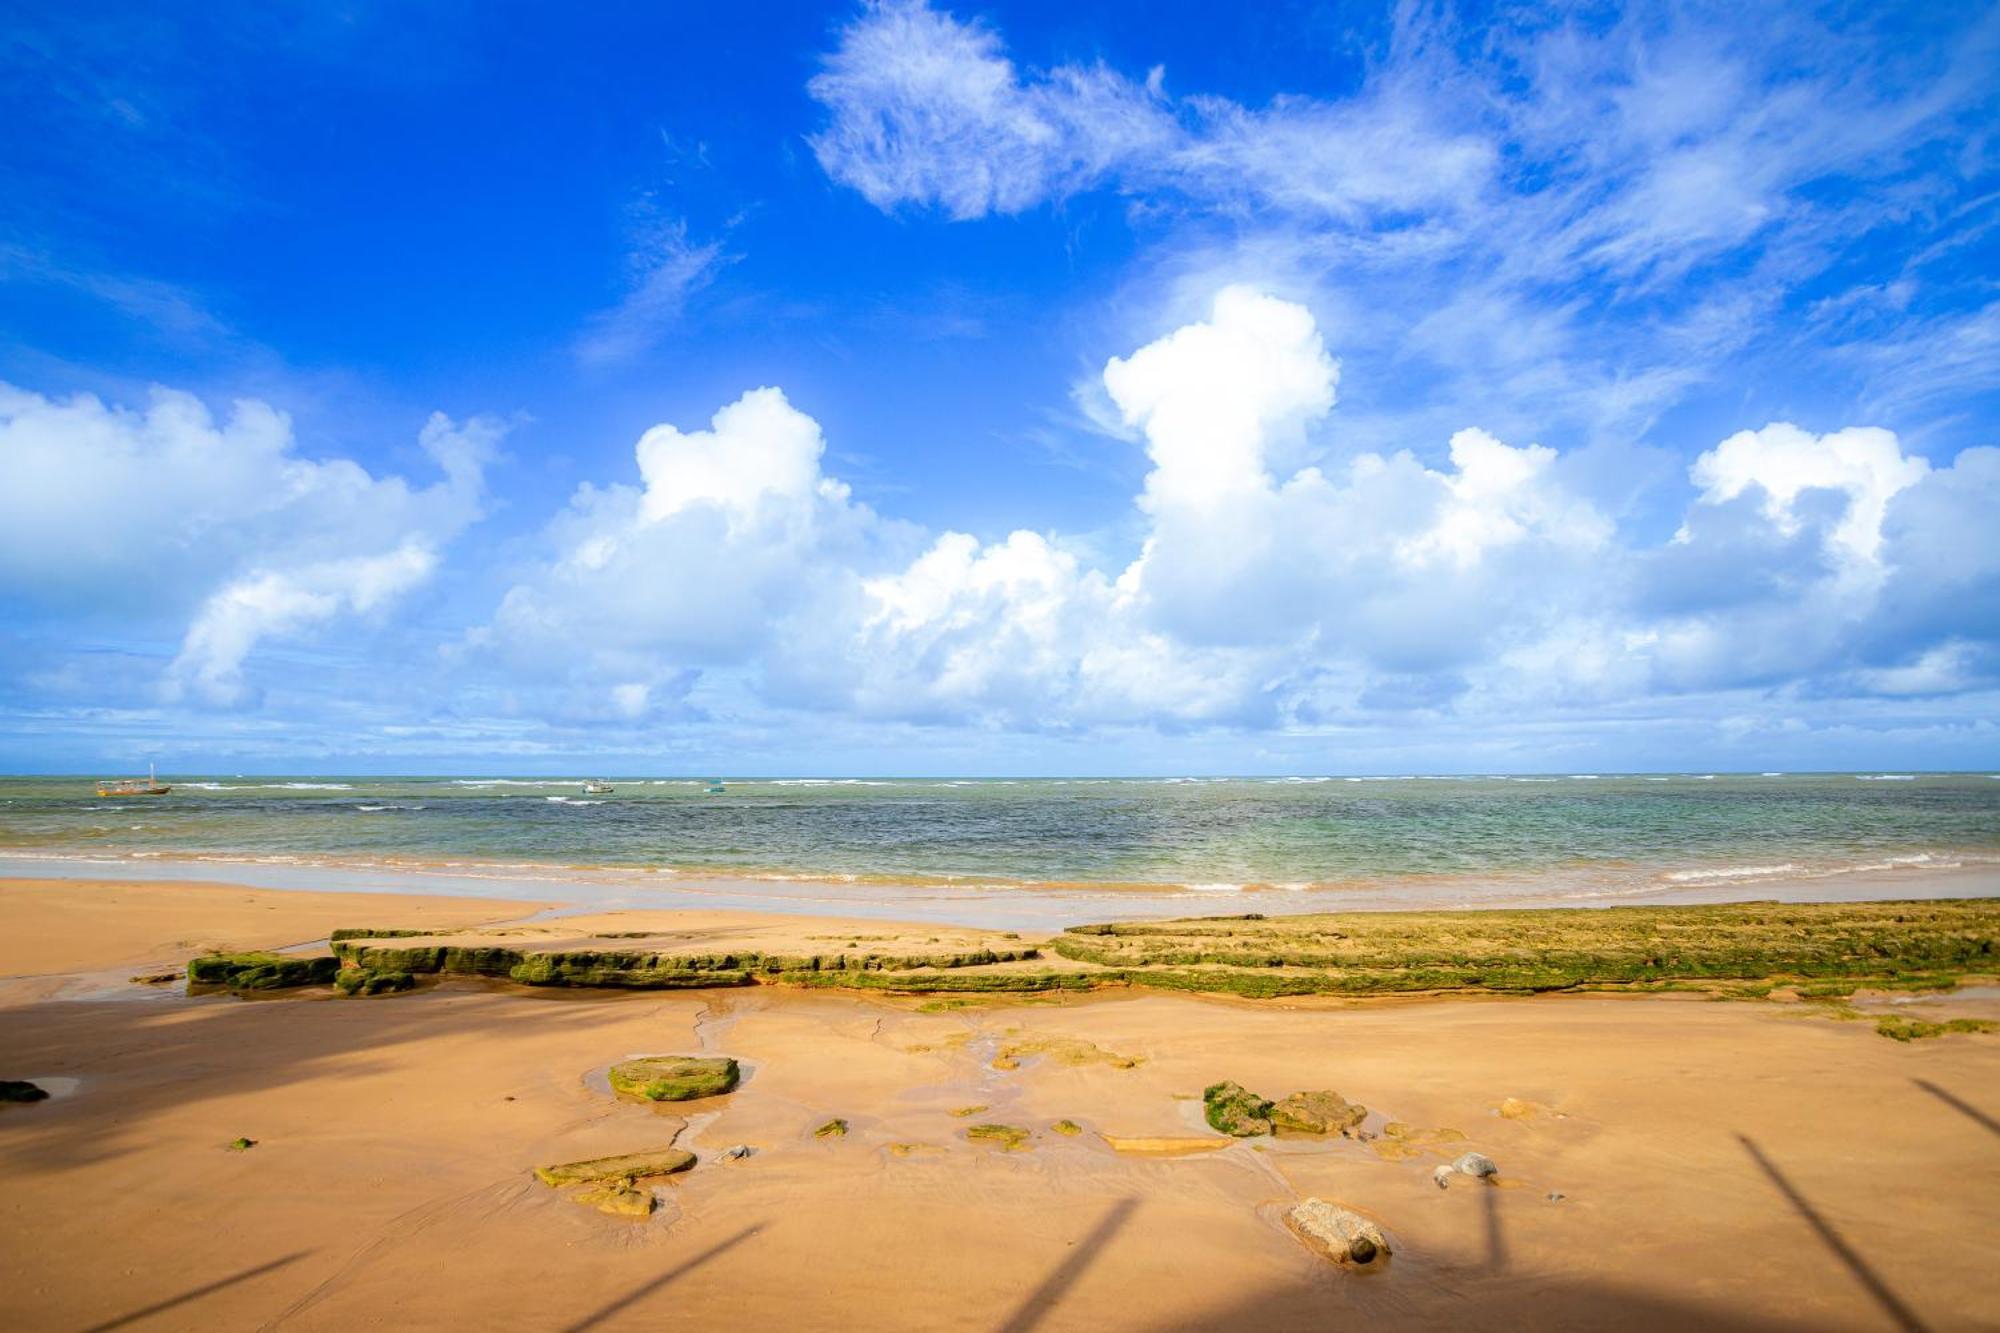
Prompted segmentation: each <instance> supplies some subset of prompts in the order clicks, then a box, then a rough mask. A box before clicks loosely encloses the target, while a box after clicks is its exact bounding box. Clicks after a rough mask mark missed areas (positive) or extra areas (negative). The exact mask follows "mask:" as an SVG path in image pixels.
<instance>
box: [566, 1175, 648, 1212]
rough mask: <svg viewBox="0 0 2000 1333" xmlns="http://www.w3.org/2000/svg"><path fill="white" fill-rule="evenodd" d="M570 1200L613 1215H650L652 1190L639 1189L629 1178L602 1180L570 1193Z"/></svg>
mask: <svg viewBox="0 0 2000 1333" xmlns="http://www.w3.org/2000/svg"><path fill="white" fill-rule="evenodd" d="M569 1197H570V1199H571V1201H572V1202H575V1203H580V1204H584V1205H586V1206H588V1207H591V1208H595V1209H596V1210H597V1211H598V1212H600V1213H609V1214H610V1215H611V1216H613V1217H651V1216H652V1215H653V1205H654V1199H653V1191H651V1190H646V1189H640V1188H639V1187H638V1186H637V1185H635V1184H633V1183H632V1182H631V1181H630V1180H625V1179H620V1180H604V1181H599V1182H597V1183H596V1184H592V1185H585V1186H584V1187H583V1188H582V1189H580V1190H577V1191H576V1192H574V1193H573V1194H571V1195H570V1196H569Z"/></svg>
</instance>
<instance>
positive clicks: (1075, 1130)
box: [1049, 1120, 1083, 1136]
mask: <svg viewBox="0 0 2000 1333" xmlns="http://www.w3.org/2000/svg"><path fill="white" fill-rule="evenodd" d="M1049 1128H1050V1129H1052V1130H1054V1131H1055V1132H1056V1133H1058V1134H1068V1135H1072V1136H1074V1135H1077V1134H1081V1133H1083V1126H1082V1125H1079V1124H1077V1123H1076V1121H1074V1120H1058V1121H1056V1122H1055V1123H1054V1124H1053V1125H1050V1126H1049Z"/></svg>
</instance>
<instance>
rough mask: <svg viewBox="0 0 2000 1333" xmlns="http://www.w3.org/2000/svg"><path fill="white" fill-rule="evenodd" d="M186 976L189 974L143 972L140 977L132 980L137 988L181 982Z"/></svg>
mask: <svg viewBox="0 0 2000 1333" xmlns="http://www.w3.org/2000/svg"><path fill="white" fill-rule="evenodd" d="M186 975H187V973H185V972H141V973H140V974H139V975H138V976H135V977H133V978H132V984H133V985H135V986H164V985H166V984H168V983H169V982H174V981H179V980H180V979H181V978H182V977H184V976H186Z"/></svg>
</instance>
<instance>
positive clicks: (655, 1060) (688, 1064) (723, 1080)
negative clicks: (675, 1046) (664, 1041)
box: [609, 1055, 741, 1102]
mask: <svg viewBox="0 0 2000 1333" xmlns="http://www.w3.org/2000/svg"><path fill="white" fill-rule="evenodd" d="M609 1077H610V1080H611V1090H612V1091H613V1092H616V1093H618V1094H620V1095H621V1096H626V1097H643V1098H645V1099H646V1100H647V1101H649V1102H686V1101H693V1100H694V1099H695V1098H697V1097H720V1096H721V1095H722V1094H723V1093H726V1092H732V1091H734V1090H735V1088H736V1083H737V1080H738V1078H740V1077H741V1071H740V1070H739V1069H738V1068H737V1066H736V1062H735V1061H734V1060H731V1059H729V1058H728V1057H726V1056H718V1057H714V1058H709V1057H704V1056H694V1055H649V1056H646V1057H645V1058H643V1059H639V1060H627V1061H625V1062H624V1063H623V1064H616V1065H613V1066H611V1072H610V1075H609Z"/></svg>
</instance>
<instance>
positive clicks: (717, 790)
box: [704, 778, 722, 796]
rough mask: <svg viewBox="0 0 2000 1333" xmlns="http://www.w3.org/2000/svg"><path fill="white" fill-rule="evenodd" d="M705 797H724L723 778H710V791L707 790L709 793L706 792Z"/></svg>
mask: <svg viewBox="0 0 2000 1333" xmlns="http://www.w3.org/2000/svg"><path fill="white" fill-rule="evenodd" d="M704 795H708V796H720V795H722V779H721V778H710V779H709V780H708V790H707V792H705V793H704Z"/></svg>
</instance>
